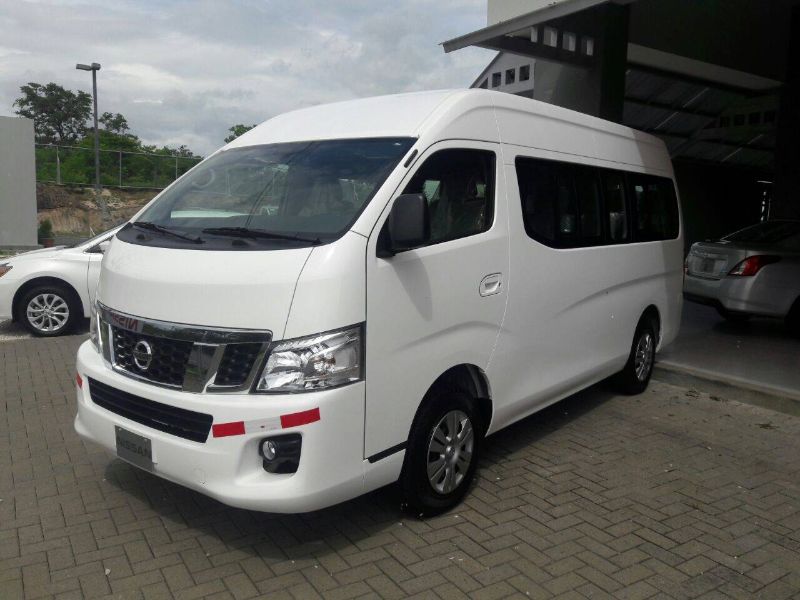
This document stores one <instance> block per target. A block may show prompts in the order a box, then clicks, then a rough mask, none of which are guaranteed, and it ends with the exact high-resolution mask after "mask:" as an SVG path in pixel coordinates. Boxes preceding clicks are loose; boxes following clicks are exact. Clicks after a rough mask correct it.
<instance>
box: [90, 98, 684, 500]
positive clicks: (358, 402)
mask: <svg viewBox="0 0 800 600" xmlns="http://www.w3.org/2000/svg"><path fill="white" fill-rule="evenodd" d="M682 278H683V240H682V232H681V219H680V210H679V205H678V198H677V192H676V189H675V184H674V178H673V171H672V166H671V163H670V159H669V156H668V154H667V152H666V149H665V146H664V144H663V143H662V142H661V141H660V140H658V139H656V138H654V137H652V136H649V135H645V134H643V133H640V132H637V131H633V130H631V129H629V128H627V127H623V126H621V125H617V124H614V123H610V122H606V121H603V120H600V119H597V118H594V117H591V116H587V115H584V114H580V113H577V112H572V111H569V110H566V109H562V108H559V107H556V106H552V105H548V104H544V103H540V102H536V101H533V100H530V99H526V98H520V97H517V96H513V95H509V94H502V93H497V92H491V91H486V90H458V91H443V92H426V93H413V94H402V95H394V96H384V97H378V98H369V99H363V100H356V101H349V102H341V103H336V104H329V105H325V106H316V107H313V108H306V109H303V110H298V111H295V112H291V113H288V114H284V115H280V116H277V117H275V118H273V119H270V120H269V121H267V122H265V123H263V124H262V125H260V126H258V127H256V128H254V129H253V130H251V131H249V132H248V133H246V134H244V135H242V136H241V137H239V138H237V139H236V140H234V141H233V142H231V143H230V144H228V145H227V146H225V147H224V148H222V149H221V150H219V151H217V152H216V153H214V154H213V155H212V156H210V157H209V158H207V159H205V160H204V161H203V162H201V163H200V164H198V165H197V166H196V167H194V168H193V169H192V170H191V171H189V172H188V173H186V174H185V175H184V176H183V177H181V178H180V179H178V180H177V181H176V182H175V183H174V184H172V185H171V186H170V187H168V188H167V189H166V190H164V191H163V192H161V193H160V194H159V195H158V196H157V197H156V198H155V199H154V200H153V201H152V202H151V203H149V204H148V205H147V206H146V207H145V208H144V209H142V210H141V212H139V213H138V214H137V215H136V216H135V217H134V218H133V219H132V220H131V222H129V223H128V224H127V225H126V226H125V227H123V228H122V229H121V230H120V231H119V232H118V233H117V235H116V236H115V238H114V239H113V241H112V243H111V245H110V247H109V248H108V250H107V252H106V254H105V257H104V259H103V264H102V269H101V276H100V284H99V287H98V290H97V294H96V300H95V302H94V307H93V316H92V320H91V323H92V325H91V335H90V340H88V341H87V342H86V343H84V344H83V345H82V346H81V348H80V350H79V351H78V359H77V376H76V382H77V398H78V402H77V417H76V419H75V429H76V430H77V432H78V433H79V434H80V435H81V436H82V437H83V438H85V439H87V440H90V441H92V442H96V443H98V444H100V445H101V446H103V447H105V448H106V449H108V450H109V451H111V452H112V453H114V454H115V455H116V456H118V457H120V458H122V459H123V460H126V461H128V462H130V463H132V464H133V465H136V466H138V467H140V468H142V469H146V470H148V471H150V472H152V473H153V474H155V475H157V476H159V477H163V478H165V479H168V480H171V481H174V482H176V483H179V484H181V485H184V486H187V487H189V488H192V489H195V490H197V491H199V492H201V493H203V494H207V495H208V496H211V497H213V498H216V499H218V500H219V501H221V502H223V503H226V504H229V505H231V506H237V507H243V508H247V509H254V510H264V511H275V512H303V511H310V510H316V509H319V508H322V507H325V506H328V505H331V504H334V503H337V502H341V501H343V500H346V499H349V498H353V497H355V496H358V495H360V494H363V493H365V492H367V491H370V490H374V489H376V488H378V487H381V486H385V485H387V484H390V483H393V482H396V481H399V484H400V489H401V491H402V494H403V497H404V499H405V500H404V501H405V502H406V503H407V504H408V505H409V506H411V507H413V508H414V509H415V510H418V511H419V512H421V513H426V514H430V513H434V512H436V511H441V510H444V509H447V508H449V507H451V506H453V505H454V504H456V503H457V502H458V501H459V500H460V499H461V498H462V497H463V495H464V494H465V492H466V491H467V490H468V487H469V484H470V481H471V480H472V478H473V476H474V474H475V469H476V465H477V464H478V458H479V456H480V452H481V446H482V443H483V441H484V439H485V437H486V436H487V435H490V434H492V433H494V432H496V431H498V430H500V429H502V428H503V427H506V426H507V425H509V424H511V423H513V422H515V421H518V420H519V419H522V418H524V417H526V416H527V415H530V414H532V413H534V412H536V411H538V410H541V409H542V408H543V407H545V406H547V405H549V404H552V403H553V402H556V401H558V400H560V399H562V398H564V397H566V396H568V395H570V394H573V393H574V392H576V391H578V390H580V389H582V388H585V387H587V386H589V385H592V384H593V383H595V382H597V381H600V380H602V379H605V378H608V377H610V376H612V375H613V376H615V378H616V381H617V383H618V385H619V386H620V387H621V389H622V390H623V391H625V392H627V393H639V392H642V391H643V390H644V389H645V388H646V386H647V384H648V381H649V379H650V375H651V373H652V369H653V363H654V359H655V353H656V351H657V350H658V349H659V348H660V347H662V346H664V345H665V344H668V343H669V342H670V341H672V340H673V338H675V335H676V333H677V330H678V325H679V319H680V312H681V302H682V300H681V292H682Z"/></svg>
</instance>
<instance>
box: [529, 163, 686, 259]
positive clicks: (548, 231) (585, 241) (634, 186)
mask: <svg viewBox="0 0 800 600" xmlns="http://www.w3.org/2000/svg"><path fill="white" fill-rule="evenodd" d="M516 171H517V183H518V185H519V195H520V201H521V203H522V218H523V222H524V224H525V231H526V232H527V233H528V235H529V236H530V237H532V238H533V239H535V240H536V241H538V242H541V243H542V244H545V245H546V246H550V247H551V248H582V247H588V246H599V245H608V244H625V243H629V242H651V241H658V240H669V239H675V238H677V237H678V233H679V229H680V219H679V216H678V204H677V196H676V194H675V186H674V185H673V183H672V180H671V179H668V178H665V177H656V176H652V175H641V174H636V173H627V172H625V171H618V170H614V169H603V168H599V167H591V166H586V165H577V164H572V163H566V162H560V161H551V160H542V159H535V158H527V157H517V159H516ZM632 215H633V217H632Z"/></svg>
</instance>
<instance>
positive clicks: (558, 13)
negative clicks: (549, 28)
mask: <svg viewBox="0 0 800 600" xmlns="http://www.w3.org/2000/svg"><path fill="white" fill-rule="evenodd" d="M634 1H635V0H560V1H559V0H555V1H554V2H553V3H552V4H549V5H548V6H545V7H544V8H540V9H539V10H535V11H532V12H529V13H526V14H524V15H520V16H518V17H514V18H513V19H509V20H507V21H501V22H500V23H496V24H495V25H490V26H489V27H484V28H483V29H478V30H477V31H473V32H472V33H467V34H465V35H462V36H459V37H456V38H453V39H452V40H447V41H446V42H443V43H442V47H443V48H444V51H445V52H453V51H455V50H460V49H462V48H467V47H468V46H485V45H486V44H487V42H489V41H490V40H493V39H497V38H502V37H504V36H507V35H510V34H512V33H515V32H517V31H521V30H523V29H525V28H527V27H533V26H535V25H539V24H540V23H544V22H546V21H552V20H553V19H560V18H562V17H567V16H569V15H572V14H575V13H578V12H581V11H584V10H587V9H589V8H593V7H595V6H599V5H601V4H608V3H609V2H612V3H613V4H630V3H631V2H634Z"/></svg>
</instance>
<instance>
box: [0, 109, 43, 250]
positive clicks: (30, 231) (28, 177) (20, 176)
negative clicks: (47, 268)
mask: <svg viewBox="0 0 800 600" xmlns="http://www.w3.org/2000/svg"><path fill="white" fill-rule="evenodd" d="M36 241H37V240H36V155H35V153H34V146H33V121H32V120H30V119H24V118H18V117H0V249H29V248H34V247H36Z"/></svg>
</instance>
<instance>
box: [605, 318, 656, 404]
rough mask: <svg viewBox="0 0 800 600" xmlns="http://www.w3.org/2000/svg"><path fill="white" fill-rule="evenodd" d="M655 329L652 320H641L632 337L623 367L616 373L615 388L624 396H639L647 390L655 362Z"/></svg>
mask: <svg viewBox="0 0 800 600" xmlns="http://www.w3.org/2000/svg"><path fill="white" fill-rule="evenodd" d="M656 340H657V338H656V328H655V325H654V324H653V322H652V320H649V319H647V320H643V321H641V322H640V323H639V326H638V327H637V328H636V333H635V334H634V336H633V344H632V345H631V352H630V354H629V355H628V362H627V363H625V367H624V368H623V369H622V371H620V372H619V373H617V375H616V377H615V380H616V384H617V387H619V388H620V390H621V391H622V392H624V393H626V394H630V395H634V394H641V393H642V392H643V391H645V390H646V389H647V385H648V384H649V383H650V377H651V376H652V375H653V366H654V365H655V362H656Z"/></svg>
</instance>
